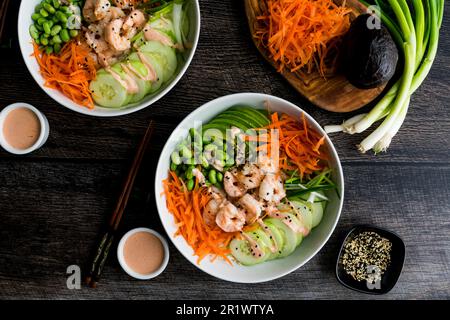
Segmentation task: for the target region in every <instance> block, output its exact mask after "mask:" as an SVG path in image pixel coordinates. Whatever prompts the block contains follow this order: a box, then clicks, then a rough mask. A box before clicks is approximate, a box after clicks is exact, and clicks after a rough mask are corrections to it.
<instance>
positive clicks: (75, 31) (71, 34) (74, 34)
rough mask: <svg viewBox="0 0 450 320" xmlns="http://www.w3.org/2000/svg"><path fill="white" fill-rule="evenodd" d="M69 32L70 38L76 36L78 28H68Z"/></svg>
mask: <svg viewBox="0 0 450 320" xmlns="http://www.w3.org/2000/svg"><path fill="white" fill-rule="evenodd" d="M69 34H70V36H71V37H72V38H75V37H76V36H78V30H70V31H69Z"/></svg>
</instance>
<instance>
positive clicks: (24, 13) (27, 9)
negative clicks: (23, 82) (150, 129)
mask: <svg viewBox="0 0 450 320" xmlns="http://www.w3.org/2000/svg"><path fill="white" fill-rule="evenodd" d="M188 1H189V3H188V5H187V10H188V14H189V18H190V28H189V34H188V36H187V39H188V41H189V43H191V44H192V46H191V48H190V49H188V50H186V53H185V63H184V64H183V65H181V66H179V68H178V71H177V75H176V76H175V77H173V78H172V80H171V81H170V82H168V83H166V84H165V85H164V86H163V87H162V89H160V90H159V91H158V92H157V93H155V94H152V95H149V96H147V97H145V98H144V100H142V101H140V102H138V103H135V104H131V105H128V106H127V107H126V108H122V109H109V108H103V107H101V106H95V108H94V109H93V110H89V109H87V108H85V107H82V106H80V105H78V104H76V103H74V102H73V101H72V100H70V99H69V98H67V97H65V96H64V95H63V94H61V93H60V92H58V91H57V90H54V89H50V88H47V87H45V86H44V79H43V78H42V76H41V74H40V73H39V66H38V63H37V61H36V59H35V58H34V57H33V56H32V54H33V44H32V38H31V36H30V33H29V31H28V29H29V27H30V25H31V24H32V22H33V21H32V20H31V15H32V14H33V13H34V8H35V6H36V5H37V4H39V3H40V2H41V0H23V1H22V3H21V4H20V10H19V18H18V36H19V45H20V50H21V52H22V56H23V59H24V61H25V64H26V65H27V68H28V70H29V71H30V73H31V75H32V76H33V78H34V80H36V82H37V83H38V85H39V86H40V87H41V88H42V90H44V91H45V92H46V93H47V94H48V95H49V96H50V97H51V98H53V99H54V100H55V101H56V102H58V103H60V104H62V105H63V106H65V107H67V108H69V109H71V110H73V111H76V112H79V113H83V114H87V115H90V116H98V117H113V116H121V115H125V114H129V113H132V112H136V111H138V110H141V109H144V108H146V107H148V106H150V105H151V104H153V103H155V102H156V101H158V100H159V99H161V98H162V97H163V96H164V95H165V94H166V93H167V92H169V91H170V90H171V89H172V88H173V87H174V86H175V85H176V84H177V83H178V81H179V80H180V79H181V77H182V76H183V75H184V73H185V72H186V70H187V68H188V66H189V64H190V63H191V61H192V58H193V56H194V53H195V50H196V48H197V43H198V39H199V35H200V7H199V3H198V0H188Z"/></svg>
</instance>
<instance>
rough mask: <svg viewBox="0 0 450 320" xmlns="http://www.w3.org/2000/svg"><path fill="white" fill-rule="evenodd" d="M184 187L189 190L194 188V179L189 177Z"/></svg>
mask: <svg viewBox="0 0 450 320" xmlns="http://www.w3.org/2000/svg"><path fill="white" fill-rule="evenodd" d="M186 187H187V189H188V190H189V191H192V189H194V179H189V180H188V181H187V182H186Z"/></svg>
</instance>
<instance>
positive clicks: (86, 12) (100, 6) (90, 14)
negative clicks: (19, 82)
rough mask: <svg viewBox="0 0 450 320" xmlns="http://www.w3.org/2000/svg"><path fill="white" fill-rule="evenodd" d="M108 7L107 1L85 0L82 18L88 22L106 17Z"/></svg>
mask: <svg viewBox="0 0 450 320" xmlns="http://www.w3.org/2000/svg"><path fill="white" fill-rule="evenodd" d="M110 7H111V4H110V3H109V1H108V0H86V3H85V4H84V7H83V16H84V18H85V19H86V20H87V21H88V22H94V21H98V20H101V19H103V18H105V17H106V16H107V15H108V13H109V10H110Z"/></svg>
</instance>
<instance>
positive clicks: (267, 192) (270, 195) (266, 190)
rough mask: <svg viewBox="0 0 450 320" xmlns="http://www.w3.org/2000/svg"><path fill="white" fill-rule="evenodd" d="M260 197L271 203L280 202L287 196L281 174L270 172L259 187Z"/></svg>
mask: <svg viewBox="0 0 450 320" xmlns="http://www.w3.org/2000/svg"><path fill="white" fill-rule="evenodd" d="M259 197H260V198H261V199H264V200H265V201H267V202H270V203H275V204H277V203H280V201H281V200H282V199H283V198H284V197H286V191H285V190H284V186H283V181H282V180H281V177H280V175H275V174H268V175H266V176H265V177H264V180H263V181H262V182H261V185H260V187H259Z"/></svg>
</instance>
